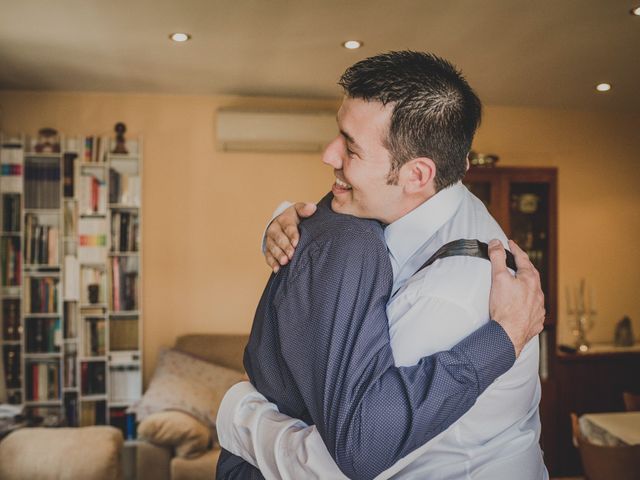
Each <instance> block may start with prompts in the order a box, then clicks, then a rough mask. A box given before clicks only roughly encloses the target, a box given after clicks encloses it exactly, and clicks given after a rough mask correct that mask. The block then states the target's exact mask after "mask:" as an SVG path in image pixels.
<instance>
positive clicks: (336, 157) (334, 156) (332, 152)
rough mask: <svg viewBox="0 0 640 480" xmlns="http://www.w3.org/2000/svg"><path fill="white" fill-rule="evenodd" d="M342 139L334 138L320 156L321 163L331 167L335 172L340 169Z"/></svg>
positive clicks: (339, 137)
mask: <svg viewBox="0 0 640 480" xmlns="http://www.w3.org/2000/svg"><path fill="white" fill-rule="evenodd" d="M342 142H343V139H342V137H341V136H340V135H338V136H337V137H336V138H334V139H333V140H332V141H331V143H330V144H329V145H327V147H326V148H325V149H324V153H323V154H322V161H323V162H324V163H326V164H327V165H331V166H332V167H333V168H335V169H336V170H340V169H341V168H342V152H343V150H344V149H343V147H342Z"/></svg>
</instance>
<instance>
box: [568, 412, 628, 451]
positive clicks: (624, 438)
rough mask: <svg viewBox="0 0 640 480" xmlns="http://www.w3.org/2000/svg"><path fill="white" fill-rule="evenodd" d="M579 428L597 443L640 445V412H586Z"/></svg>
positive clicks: (590, 439) (591, 440) (592, 441)
mask: <svg viewBox="0 0 640 480" xmlns="http://www.w3.org/2000/svg"><path fill="white" fill-rule="evenodd" d="M580 430H581V431H582V433H583V435H584V436H585V437H587V439H588V440H589V441H590V442H591V443H595V444H597V445H640V412H617V413H588V414H585V415H582V416H581V417H580Z"/></svg>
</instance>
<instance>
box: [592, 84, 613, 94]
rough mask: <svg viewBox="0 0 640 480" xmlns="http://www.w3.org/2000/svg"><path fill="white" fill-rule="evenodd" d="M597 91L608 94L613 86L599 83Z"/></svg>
mask: <svg viewBox="0 0 640 480" xmlns="http://www.w3.org/2000/svg"><path fill="white" fill-rule="evenodd" d="M596 90H598V91H599V92H608V91H609V90H611V85H610V84H608V83H599V84H598V85H596Z"/></svg>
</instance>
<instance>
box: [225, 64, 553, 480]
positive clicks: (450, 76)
mask: <svg viewBox="0 0 640 480" xmlns="http://www.w3.org/2000/svg"><path fill="white" fill-rule="evenodd" d="M340 84H341V85H342V86H343V88H344V90H345V93H346V96H345V98H344V100H343V103H342V106H341V107H340V110H339V112H338V126H339V128H340V135H339V136H338V137H337V138H336V139H335V140H334V141H333V142H331V144H329V146H328V147H327V149H326V150H325V153H324V155H323V161H324V162H325V163H327V164H328V165H330V166H332V167H333V168H334V173H335V177H336V181H335V183H334V185H333V187H332V194H330V195H329V196H327V197H326V198H325V199H324V200H323V201H322V202H321V203H320V204H319V206H318V212H317V213H316V214H315V215H313V216H312V217H311V218H309V219H308V220H306V221H304V222H302V224H301V225H300V230H301V231H300V237H299V239H300V240H299V244H298V245H297V249H296V252H295V254H293V255H292V254H291V253H292V252H291V251H290V249H291V248H292V245H289V244H288V240H287V239H286V235H284V234H283V233H282V231H280V227H281V226H284V228H285V229H287V230H288V231H290V229H291V221H290V220H287V219H291V217H292V216H295V215H294V213H293V211H292V210H291V209H290V210H289V211H288V212H287V213H285V214H283V215H282V216H280V217H279V218H278V219H277V220H276V221H274V222H272V224H271V226H270V227H269V229H268V234H267V249H268V254H267V256H268V257H269V258H268V261H269V263H270V264H271V265H272V267H273V268H274V270H278V266H277V264H276V263H274V262H277V261H278V260H280V261H281V263H283V264H286V263H288V260H289V258H290V259H291V263H290V264H288V265H285V266H284V267H283V268H282V269H280V270H279V271H278V272H277V274H276V275H274V276H272V277H271V278H270V280H269V282H268V284H267V288H266V289H265V292H264V294H263V297H262V299H261V301H260V304H259V306H258V311H257V312H256V317H255V319H254V325H253V329H252V332H251V337H250V340H249V343H248V345H247V350H246V352H245V367H246V368H247V373H248V374H249V377H250V379H251V382H252V384H248V383H241V384H238V385H236V386H234V387H232V389H231V390H230V391H229V392H228V393H227V395H226V396H225V399H224V400H223V403H222V405H221V407H220V412H219V415H218V425H217V428H218V434H219V438H220V442H221V445H222V446H223V447H225V448H227V449H230V450H231V452H233V453H235V454H238V455H241V456H242V457H243V458H244V459H245V460H247V461H248V462H250V464H248V463H244V462H243V461H242V460H240V459H239V458H238V457H234V456H232V455H230V454H229V453H228V452H224V451H223V454H222V455H221V459H220V462H219V466H218V468H219V470H218V473H217V477H218V478H253V476H255V478H259V473H258V472H257V470H256V469H255V468H254V467H253V466H255V467H258V468H259V469H260V470H261V472H262V474H264V476H265V477H267V478H344V476H343V473H344V474H345V475H347V476H348V477H350V478H373V477H375V476H377V475H379V474H382V475H381V477H383V478H388V477H389V476H391V475H396V474H397V476H398V477H399V478H443V479H457V478H478V479H480V478H481V479H489V478H491V479H493V478H523V479H532V480H533V479H539V478H546V477H547V473H546V469H545V468H544V464H543V462H542V457H541V452H540V449H539V446H538V444H537V442H538V438H539V433H540V424H539V417H538V402H539V396H540V387H539V381H538V378H537V363H538V349H537V343H536V341H535V340H532V341H529V340H531V339H532V338H533V337H535V336H536V335H537V333H539V331H540V330H541V328H542V320H543V317H544V308H543V303H542V294H541V291H540V284H539V277H538V275H537V272H536V271H535V269H534V268H533V266H532V265H531V263H530V262H529V261H528V259H527V258H526V255H525V254H524V253H523V252H522V251H521V250H519V249H518V248H517V246H515V244H513V243H510V247H511V248H512V250H514V253H515V256H516V261H517V267H518V272H517V275H516V276H515V277H512V276H511V274H509V273H508V271H507V270H506V267H505V266H504V260H503V259H504V256H503V255H504V251H503V249H502V247H501V245H500V242H497V241H496V242H493V243H492V244H491V245H490V251H491V252H492V264H491V266H492V267H493V271H492V270H491V268H490V264H489V263H488V262H486V260H483V259H480V258H473V257H466V256H461V257H451V258H443V259H440V260H438V261H436V262H435V263H433V264H432V265H430V266H428V267H427V268H424V269H421V266H422V265H423V264H425V262H426V261H427V260H428V259H430V258H431V257H432V256H433V254H434V253H436V252H437V251H438V250H439V249H441V247H443V246H444V245H446V244H448V243H449V242H451V241H452V240H458V239H461V238H471V239H479V240H482V241H489V240H490V239H492V238H499V239H500V240H502V242H503V243H506V238H505V237H504V234H503V233H502V231H501V230H500V228H499V227H498V225H497V224H496V223H495V221H494V220H493V219H492V218H491V216H490V215H489V214H488V212H487V211H486V208H484V206H483V205H482V203H481V202H480V201H479V200H478V199H477V198H475V197H473V195H471V194H470V193H469V192H468V191H467V190H466V188H465V187H464V186H463V185H462V184H461V183H460V180H461V179H462V176H463V175H464V172H465V171H466V168H467V162H466V156H467V153H468V151H469V149H470V146H471V142H472V139H473V135H474V133H475V130H476V128H477V126H478V124H479V121H480V112H481V107H480V102H479V100H478V98H477V97H476V95H475V93H474V92H473V90H472V89H471V88H470V87H469V85H468V84H467V82H466V81H465V80H464V78H463V77H462V76H461V75H460V74H459V72H457V71H456V69H455V68H454V67H453V66H452V65H451V64H449V63H448V62H446V61H444V60H442V59H440V58H438V57H435V56H433V55H429V54H423V53H417V52H391V53H388V54H384V55H378V56H375V57H372V58H369V59H365V60H363V61H361V62H358V63H357V64H355V65H354V66H352V67H351V68H349V69H348V70H347V71H346V72H345V74H344V75H343V77H342V78H341V80H340ZM329 203H330V206H331V209H332V210H333V212H332V211H331V209H329V208H328V205H329ZM334 212H337V213H339V214H347V215H338V214H336V213H334ZM355 217H360V218H355ZM366 218H369V219H374V220H376V221H377V222H380V223H381V224H384V225H387V226H386V228H384V230H383V228H382V226H381V225H380V223H377V222H373V221H370V220H364V219H366ZM290 235H292V236H294V237H295V235H293V234H291V233H290ZM295 242H296V241H295V239H294V240H293V243H295ZM385 243H386V248H385ZM387 249H388V256H387ZM283 257H284V258H283ZM499 259H502V263H500V262H499ZM491 282H493V286H492V290H491V292H490V289H489V287H490V285H491ZM385 305H386V314H385ZM387 317H388V319H387ZM490 318H491V319H493V320H490ZM516 358H517V360H516ZM498 377H499V378H498ZM496 379H497V380H496ZM254 387H255V388H254ZM256 389H257V390H256ZM258 392H260V393H258ZM261 394H262V395H261ZM270 402H271V403H270ZM474 402H475V405H474ZM291 417H297V418H299V419H301V421H300V420H294V419H293V418H291ZM336 464H337V466H336ZM252 465H253V466H252ZM338 467H339V468H340V470H341V471H342V472H341V471H340V470H338Z"/></svg>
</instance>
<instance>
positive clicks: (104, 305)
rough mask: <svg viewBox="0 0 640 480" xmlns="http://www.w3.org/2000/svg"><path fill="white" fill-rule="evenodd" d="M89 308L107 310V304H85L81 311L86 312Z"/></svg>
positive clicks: (81, 306)
mask: <svg viewBox="0 0 640 480" xmlns="http://www.w3.org/2000/svg"><path fill="white" fill-rule="evenodd" d="M87 308H102V309H103V310H106V309H107V304H106V303H83V304H82V305H80V310H86V309H87Z"/></svg>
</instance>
